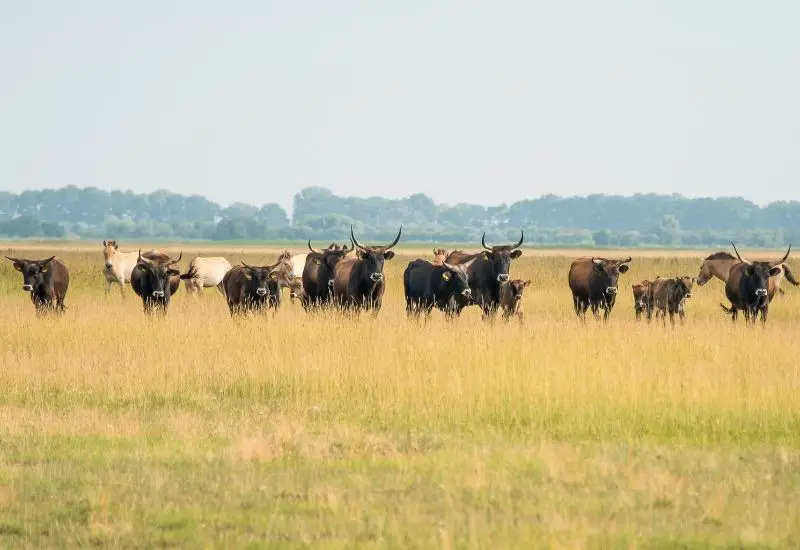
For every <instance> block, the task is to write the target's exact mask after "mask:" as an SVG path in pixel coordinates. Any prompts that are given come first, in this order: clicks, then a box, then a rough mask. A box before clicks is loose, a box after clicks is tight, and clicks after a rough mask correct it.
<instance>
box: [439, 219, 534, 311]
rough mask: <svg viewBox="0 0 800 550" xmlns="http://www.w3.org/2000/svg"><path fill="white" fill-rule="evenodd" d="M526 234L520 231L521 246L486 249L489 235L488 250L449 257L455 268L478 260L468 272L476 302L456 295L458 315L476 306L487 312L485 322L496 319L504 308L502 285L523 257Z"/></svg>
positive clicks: (482, 239) (518, 244) (451, 254)
mask: <svg viewBox="0 0 800 550" xmlns="http://www.w3.org/2000/svg"><path fill="white" fill-rule="evenodd" d="M524 239H525V234H524V233H523V232H522V231H520V238H519V242H518V243H517V244H513V245H500V246H492V247H491V248H490V247H488V246H486V234H485V233H484V234H483V237H482V238H481V246H483V248H484V250H483V251H482V252H478V253H477V254H467V253H465V252H463V251H461V250H454V251H452V252H451V253H450V254H449V255H448V256H447V263H448V264H453V265H459V264H464V263H466V262H468V261H470V260H473V259H475V260H477V261H476V262H474V263H473V264H472V265H471V266H470V267H469V269H468V270H467V272H468V274H469V287H470V288H471V289H472V299H471V300H466V299H465V298H464V297H463V296H456V298H455V307H456V313H457V314H460V313H461V310H462V309H464V308H465V307H467V306H468V305H471V304H475V305H477V306H480V308H481V309H482V310H483V319H484V320H488V319H491V318H493V317H494V315H495V313H497V309H498V308H499V307H500V285H502V284H503V283H504V282H506V281H508V279H509V275H508V272H509V269H510V268H511V261H512V260H515V259H517V258H519V257H520V256H521V255H522V251H521V250H517V249H518V248H519V247H520V246H522V241H523V240H524Z"/></svg>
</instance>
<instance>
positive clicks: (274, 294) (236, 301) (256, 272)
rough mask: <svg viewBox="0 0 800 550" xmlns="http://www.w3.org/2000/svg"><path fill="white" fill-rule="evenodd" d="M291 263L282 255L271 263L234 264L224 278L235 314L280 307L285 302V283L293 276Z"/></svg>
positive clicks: (226, 295)
mask: <svg viewBox="0 0 800 550" xmlns="http://www.w3.org/2000/svg"><path fill="white" fill-rule="evenodd" d="M291 275H292V273H291V263H290V262H289V261H287V260H285V259H280V260H278V261H277V262H276V263H274V264H272V265H267V266H261V267H257V266H250V265H247V264H245V263H244V262H242V265H237V266H235V267H233V268H231V270H230V271H228V273H226V274H225V277H224V278H223V280H222V288H223V290H224V292H225V297H226V298H227V301H228V309H229V310H230V312H231V316H234V315H243V314H246V313H248V312H251V311H263V310H264V309H266V308H270V307H271V308H274V309H276V310H277V308H278V307H280V304H281V285H282V284H284V283H286V282H287V281H290V280H291V278H292V277H291Z"/></svg>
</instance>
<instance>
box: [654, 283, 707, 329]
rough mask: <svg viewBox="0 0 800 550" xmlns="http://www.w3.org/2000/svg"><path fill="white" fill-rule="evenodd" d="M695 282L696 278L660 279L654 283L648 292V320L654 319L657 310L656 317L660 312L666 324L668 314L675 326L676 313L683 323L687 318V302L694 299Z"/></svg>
mask: <svg viewBox="0 0 800 550" xmlns="http://www.w3.org/2000/svg"><path fill="white" fill-rule="evenodd" d="M695 281H696V279H695V278H694V277H673V278H669V279H662V278H660V277H659V278H657V279H656V280H655V281H653V282H652V283H651V284H650V286H649V288H648V290H647V320H648V321H649V320H650V319H652V318H653V311H654V310H656V316H658V313H659V312H660V313H661V317H662V319H663V320H664V322H665V323H666V320H667V313H669V320H670V322H671V323H672V324H675V314H676V313H677V314H678V317H680V320H681V323H683V321H684V318H685V316H686V313H685V310H684V306H685V303H686V300H688V299H689V298H691V297H692V287H693V285H694V283H695Z"/></svg>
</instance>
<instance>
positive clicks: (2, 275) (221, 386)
mask: <svg viewBox="0 0 800 550" xmlns="http://www.w3.org/2000/svg"><path fill="white" fill-rule="evenodd" d="M83 246H85V245H82V247H80V248H79V247H73V248H70V249H65V250H64V249H62V250H59V249H55V248H47V245H37V246H36V247H35V248H36V250H26V249H25V248H20V247H13V248H10V249H9V248H7V249H6V250H5V253H6V254H8V255H14V256H21V257H26V258H40V257H46V256H49V255H51V254H53V253H57V254H58V257H59V258H61V259H63V260H64V261H65V262H66V264H67V265H68V266H69V268H70V271H71V279H72V281H71V286H70V290H69V293H68V294H67V299H66V303H67V312H66V314H65V315H64V316H63V317H62V318H52V319H37V318H36V317H35V316H34V311H33V306H32V304H31V303H30V300H29V297H28V296H27V294H25V293H23V292H22V291H21V289H20V286H21V277H20V276H19V274H18V273H17V272H15V271H14V270H13V269H12V267H11V264H10V262H7V261H5V260H3V263H2V264H1V265H0V303H2V308H1V309H0V319H1V321H0V343H2V348H1V351H0V352H1V353H2V368H0V387H1V388H2V392H0V460H1V461H2V467H0V546H3V547H15V548H22V547H27V548H45V547H51V548H52V547H67V546H70V547H74V546H104V547H106V546H108V547H128V548H133V547H137V548H142V547H154V546H167V547H171V546H174V547H190V548H199V547H210V546H214V547H241V546H246V545H247V544H248V543H249V544H252V545H253V547H259V548H260V547H275V548H277V547H313V548H352V547H365V548H385V547H392V548H432V547H440V548H501V547H518V548H536V547H565V548H583V547H586V548H607V547H625V548H652V547H671V546H684V547H692V548H697V547H723V546H736V547H753V548H755V547H758V548H767V547H797V546H798V545H800V498H799V497H798V495H800V452H799V449H800V365H799V361H800V359H799V358H800V338H798V336H797V335H798V320H799V319H800V288H795V287H792V286H791V285H789V284H788V283H784V287H783V288H784V289H785V295H783V296H777V297H776V298H775V300H774V301H773V303H772V304H771V308H770V317H769V322H768V324H767V326H766V327H765V328H762V327H761V326H760V324H759V325H757V326H756V327H746V326H745V324H744V322H743V319H741V318H740V319H739V322H738V323H737V324H736V325H735V326H734V325H733V324H732V323H731V321H730V318H729V317H728V316H727V315H725V314H724V313H723V312H722V311H721V310H720V308H719V303H720V302H723V303H725V302H726V300H725V299H724V293H723V284H722V283H721V282H719V281H712V282H711V283H709V284H708V285H706V286H704V287H702V288H700V287H697V286H695V289H694V291H693V297H692V298H691V300H690V302H689V303H688V305H687V322H686V324H685V325H683V326H680V325H677V326H676V327H675V328H672V327H670V326H669V323H667V324H666V326H664V325H662V323H661V322H660V321H658V322H656V321H653V322H652V323H651V324H649V325H648V324H647V323H646V322H640V323H637V322H635V320H634V314H633V299H632V296H631V290H630V288H631V284H632V283H634V282H638V281H640V280H641V279H642V278H651V277H653V276H655V275H656V274H660V275H663V276H667V275H684V274H686V275H690V276H696V275H697V270H698V266H699V265H700V259H701V258H702V257H703V256H704V255H705V254H707V253H709V252H712V251H711V250H709V251H705V252H704V253H701V252H697V253H694V252H681V253H673V252H663V253H653V252H648V253H642V254H638V253H637V252H635V251H631V252H629V251H626V252H625V253H624V255H629V254H630V255H632V256H633V261H632V262H631V264H630V268H631V269H630V271H629V272H628V273H627V274H625V275H623V276H621V277H620V290H619V298H618V300H617V305H616V308H615V309H614V311H613V313H612V315H611V318H610V320H609V322H608V323H607V324H603V323H597V322H594V320H592V319H591V317H590V320H589V321H588V322H586V323H585V324H584V323H582V322H580V321H579V320H577V319H576V318H575V316H574V313H573V310H572V303H571V295H570V292H569V289H568V287H567V271H568V269H569V263H570V261H571V258H572V257H574V256H575V255H577V254H579V253H576V252H568V251H546V252H545V251H536V250H532V249H527V248H525V249H523V250H524V253H523V256H522V258H520V259H519V260H516V261H514V263H513V264H512V269H511V276H512V278H521V279H530V280H531V281H532V284H531V286H530V287H528V288H527V289H526V291H525V298H524V307H525V312H526V319H525V323H524V324H519V323H517V322H513V321H512V322H510V323H505V322H502V321H501V320H500V318H499V316H498V319H497V320H496V321H495V322H494V323H493V324H485V323H483V322H481V320H480V311H479V309H478V308H475V307H472V308H468V309H467V310H465V312H464V314H463V315H462V317H461V318H459V319H457V320H455V321H453V322H447V321H445V320H444V318H443V315H442V314H441V313H439V312H434V313H433V316H432V318H431V320H430V322H428V323H427V324H425V323H422V322H420V323H414V322H409V321H408V320H407V319H406V316H405V310H404V307H405V304H404V300H403V292H402V272H403V269H404V268H405V265H406V264H407V262H408V261H409V260H410V259H413V258H414V257H417V256H418V255H420V254H422V255H423V256H424V257H426V258H430V250H429V249H427V248H420V249H419V250H410V249H403V248H398V250H397V257H396V258H394V259H393V260H391V261H389V262H387V264H386V266H387V267H386V269H387V275H386V276H387V279H388V290H387V294H386V296H385V299H384V307H383V309H382V310H381V312H380V314H379V315H378V316H377V317H376V318H372V317H371V316H368V315H362V316H361V317H360V318H358V319H345V318H343V317H341V316H340V315H337V314H335V313H322V314H315V315H308V314H306V313H305V312H304V311H303V310H302V308H301V307H300V306H299V305H298V304H291V303H290V302H289V299H288V294H284V296H285V299H284V303H283V306H282V308H281V310H280V311H279V312H278V313H277V314H276V315H274V316H273V315H272V314H268V315H265V316H261V317H251V318H247V319H243V320H232V319H231V318H230V316H229V314H228V310H227V307H226V305H225V302H224V299H223V297H222V296H221V295H220V294H219V293H218V292H217V291H216V290H215V289H207V290H206V291H205V294H204V295H203V296H202V297H201V298H198V299H195V298H193V297H190V296H188V295H187V294H186V292H185V289H184V288H183V285H181V289H180V291H179V292H178V293H177V294H176V295H175V296H174V297H173V300H172V303H171V305H170V308H169V312H168V314H167V316H166V318H163V319H158V318H156V319H145V317H144V315H143V314H142V307H141V302H140V300H139V299H138V298H137V297H136V296H135V295H134V294H133V293H132V291H131V290H130V288H128V289H127V292H128V296H127V298H124V299H123V298H122V297H121V296H120V294H119V290H117V289H116V287H115V288H114V289H112V291H111V293H110V294H109V295H108V296H105V295H104V293H103V279H102V274H101V267H102V254H101V247H100V246H99V243H98V245H97V246H96V247H88V248H83ZM120 246H121V248H122V249H124V250H126V251H127V250H132V248H131V247H126V246H125V243H121V244H120ZM160 248H161V250H164V251H167V252H170V253H174V254H175V256H177V252H178V247H160ZM478 248H479V246H477V247H475V249H476V250H477V249H478ZM143 249H144V248H143ZM199 250H201V249H198V248H197V247H194V248H192V247H188V246H187V247H185V248H183V260H182V261H181V264H180V265H181V269H182V270H185V267H186V265H187V264H188V261H189V260H190V259H191V258H192V257H193V256H194V255H195V254H196V253H197V252H198V251H199ZM205 250H207V251H208V253H210V254H214V255H216V254H220V253H223V254H225V255H226V256H227V257H228V259H229V260H230V261H231V263H238V262H239V261H240V260H241V259H244V260H245V261H247V262H248V263H250V264H256V265H261V264H266V263H268V262H274V259H275V258H276V256H277V252H278V250H277V249H274V250H272V249H269V248H265V247H260V248H256V247H252V248H249V247H239V246H237V247H235V249H234V250H228V251H223V250H220V249H219V248H214V249H211V248H207V249H205ZM293 251H294V252H303V249H302V248H300V247H298V248H297V249H294V250H293ZM612 254H613V253H609V252H603V254H602V255H604V256H611V255H612ZM659 254H660V255H659ZM763 255H764V254H751V256H752V257H757V256H763ZM773 255H776V256H777V257H779V256H780V254H778V253H776V254H773ZM789 262H790V263H791V264H792V265H793V266H794V265H796V263H795V262H794V261H793V260H792V259H791V258H790V260H789Z"/></svg>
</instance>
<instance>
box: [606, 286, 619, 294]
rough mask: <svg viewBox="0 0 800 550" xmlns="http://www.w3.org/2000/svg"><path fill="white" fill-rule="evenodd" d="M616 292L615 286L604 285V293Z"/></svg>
mask: <svg viewBox="0 0 800 550" xmlns="http://www.w3.org/2000/svg"><path fill="white" fill-rule="evenodd" d="M616 293H617V287H615V286H609V287H606V294H616Z"/></svg>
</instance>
